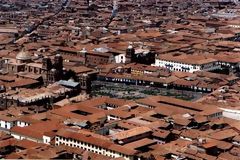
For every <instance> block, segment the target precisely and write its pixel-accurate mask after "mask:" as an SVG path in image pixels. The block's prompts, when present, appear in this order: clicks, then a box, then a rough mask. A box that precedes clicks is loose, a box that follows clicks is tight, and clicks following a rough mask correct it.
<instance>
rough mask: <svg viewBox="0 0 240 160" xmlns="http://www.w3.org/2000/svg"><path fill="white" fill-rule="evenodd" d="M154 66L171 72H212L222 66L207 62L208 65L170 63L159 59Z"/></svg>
mask: <svg viewBox="0 0 240 160" xmlns="http://www.w3.org/2000/svg"><path fill="white" fill-rule="evenodd" d="M154 66H158V67H163V68H168V69H169V70H171V71H180V72H190V73H193V72H196V71H211V70H216V69H220V68H221V66H220V65H219V64H218V63H217V62H216V61H212V62H206V63H199V62H196V63H195V62H192V63H184V62H180V61H170V60H164V59H159V58H157V59H156V61H155V64H154Z"/></svg>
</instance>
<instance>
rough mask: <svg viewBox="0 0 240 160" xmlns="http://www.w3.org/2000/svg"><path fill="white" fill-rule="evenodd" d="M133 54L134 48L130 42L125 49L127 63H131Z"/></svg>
mask: <svg viewBox="0 0 240 160" xmlns="http://www.w3.org/2000/svg"><path fill="white" fill-rule="evenodd" d="M134 54H135V49H134V48H133V46H132V44H129V45H128V48H127V49H126V61H127V63H131V62H132V61H133V58H134Z"/></svg>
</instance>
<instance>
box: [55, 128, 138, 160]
mask: <svg viewBox="0 0 240 160" xmlns="http://www.w3.org/2000/svg"><path fill="white" fill-rule="evenodd" d="M99 136H101V135H96V134H93V133H91V134H88V135H87V134H83V133H79V132H78V131H75V130H72V129H61V130H60V131H58V132H57V135H56V137H55V145H57V146H58V145H66V146H69V147H75V148H81V149H84V150H87V151H91V152H94V153H97V154H101V155H104V156H108V157H112V158H118V157H123V158H124V159H126V160H132V159H133V158H134V154H135V153H136V152H137V151H136V150H134V149H129V148H125V147H123V146H121V145H117V144H115V143H113V142H111V141H110V140H106V138H100V137H99Z"/></svg>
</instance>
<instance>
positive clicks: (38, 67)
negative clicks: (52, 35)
mask: <svg viewBox="0 0 240 160" xmlns="http://www.w3.org/2000/svg"><path fill="white" fill-rule="evenodd" d="M6 63H7V65H6V66H7V71H8V72H9V73H13V74H15V73H17V74H19V73H20V74H21V75H24V73H27V74H26V75H29V74H33V75H41V76H42V77H43V81H44V83H45V84H49V83H54V82H56V81H58V80H60V79H61V77H62V75H63V58H62V56H61V55H59V54H57V55H56V56H55V57H54V60H53V63H52V61H51V59H50V58H49V57H44V58H43V59H42V63H37V62H33V61H32V56H31V55H30V54H29V53H28V52H27V51H24V50H22V51H20V52H19V53H18V54H17V56H16V59H7V61H6Z"/></svg>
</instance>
